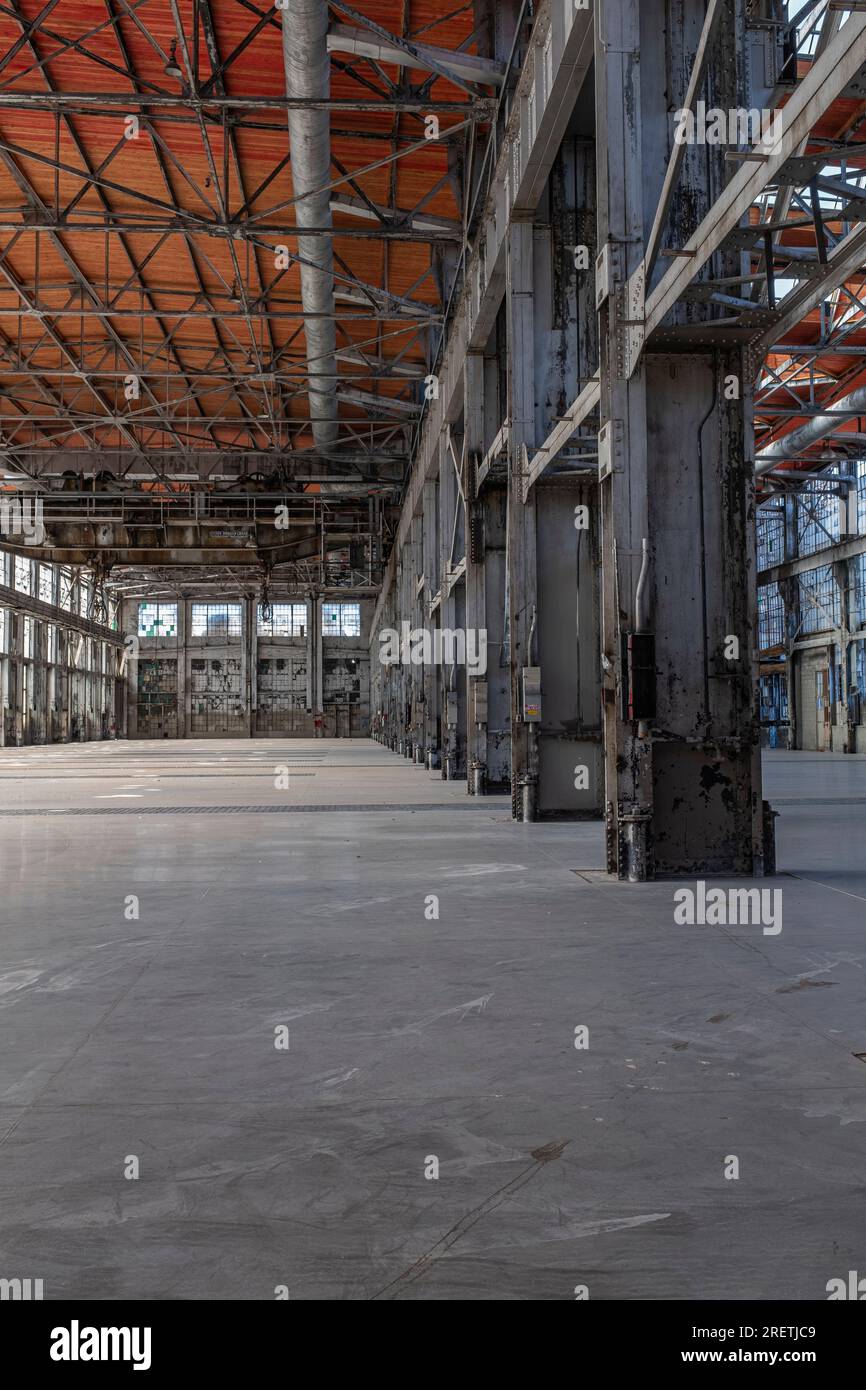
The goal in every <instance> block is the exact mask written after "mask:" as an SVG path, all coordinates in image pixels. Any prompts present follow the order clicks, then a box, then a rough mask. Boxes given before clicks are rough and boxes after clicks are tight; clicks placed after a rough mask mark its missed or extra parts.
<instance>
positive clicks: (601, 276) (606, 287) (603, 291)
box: [595, 241, 613, 309]
mask: <svg viewBox="0 0 866 1390" xmlns="http://www.w3.org/2000/svg"><path fill="white" fill-rule="evenodd" d="M612 290H613V247H612V246H611V244H610V242H609V241H608V242H606V243H605V245H604V246H603V247H602V248H601V250H600V251H599V253H598V255H597V256H596V258H595V307H596V309H600V308H601V306H602V304H603V303H604V301H605V300H606V299H607V298H608V297H609V296H610V293H611V291H612Z"/></svg>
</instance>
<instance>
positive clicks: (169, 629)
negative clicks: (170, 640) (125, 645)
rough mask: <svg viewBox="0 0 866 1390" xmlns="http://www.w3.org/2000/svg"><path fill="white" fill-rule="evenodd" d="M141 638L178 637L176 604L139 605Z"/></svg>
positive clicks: (139, 632) (139, 631)
mask: <svg viewBox="0 0 866 1390" xmlns="http://www.w3.org/2000/svg"><path fill="white" fill-rule="evenodd" d="M138 635H139V637H176V636H177V604H176V603H140V604H139V605H138Z"/></svg>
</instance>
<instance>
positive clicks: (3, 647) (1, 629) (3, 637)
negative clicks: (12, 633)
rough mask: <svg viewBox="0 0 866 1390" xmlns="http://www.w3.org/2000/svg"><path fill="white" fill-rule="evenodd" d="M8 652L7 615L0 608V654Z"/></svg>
mask: <svg viewBox="0 0 866 1390" xmlns="http://www.w3.org/2000/svg"><path fill="white" fill-rule="evenodd" d="M8 650H9V614H8V612H7V610H6V609H5V608H0V652H5V651H8Z"/></svg>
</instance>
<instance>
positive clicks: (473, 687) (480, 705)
mask: <svg viewBox="0 0 866 1390" xmlns="http://www.w3.org/2000/svg"><path fill="white" fill-rule="evenodd" d="M469 691H470V698H471V700H472V722H473V724H486V723H487V682H486V681H478V680H475V681H472V683H471V684H470V686H469Z"/></svg>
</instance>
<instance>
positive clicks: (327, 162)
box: [281, 0, 338, 448]
mask: <svg viewBox="0 0 866 1390" xmlns="http://www.w3.org/2000/svg"><path fill="white" fill-rule="evenodd" d="M281 13H282V24H283V62H284V65H285V70H286V95H287V96H288V97H290V98H293V99H298V98H308V99H309V98H319V99H321V98H325V99H327V98H328V97H329V96H330V79H331V60H330V57H329V55H328V5H327V0H287V4H286V8H285V9H283V10H282V11H281ZM288 122H289V142H290V155H291V171H292V185H293V188H294V193H295V197H296V198H299V199H300V201H299V202H297V203H295V217H296V220H297V224H298V227H299V228H303V227H320V228H326V229H330V228H331V227H332V226H333V223H332V220H331V194H330V191H329V189H328V184H329V183H330V181H331V118H330V114H329V112H328V111H327V110H324V111H313V110H302V109H299V108H297V107H292V108H290V110H289V113H288ZM298 255H299V256H300V257H301V264H300V276H301V303H302V305H303V308H304V312H305V313H307V314H333V313H334V248H333V238H332V237H330V236H318V235H317V236H309V237H304V236H299V237H298ZM305 262H306V264H305ZM304 336H305V338H306V343H307V363H308V365H309V367H310V369H311V377H310V380H309V382H308V387H307V394H308V397H309V402H310V415H311V416H313V417H315V422H314V424H313V439H314V441H315V443H316V447H317V448H329V447H333V445H334V444H336V442H337V432H338V425H337V391H336V383H335V382H334V381H325V380H322V378H321V377H320V375H319V373H324V374H325V375H326V376H329V377H330V376H335V375H336V369H337V367H336V346H337V332H336V327H335V324H334V321H333V320H332V319H314V320H307V321H306V323H305V325H304ZM313 374H315V382H316V384H315V385H313V379H314V376H313Z"/></svg>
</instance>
